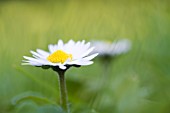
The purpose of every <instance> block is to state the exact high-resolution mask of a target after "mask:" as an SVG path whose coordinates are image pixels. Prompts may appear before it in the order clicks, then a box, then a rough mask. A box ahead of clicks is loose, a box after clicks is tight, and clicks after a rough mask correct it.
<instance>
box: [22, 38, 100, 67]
mask: <svg viewBox="0 0 170 113" xmlns="http://www.w3.org/2000/svg"><path fill="white" fill-rule="evenodd" d="M48 49H49V52H47V51H44V50H41V49H37V50H36V51H30V52H31V54H32V56H33V57H28V56H23V57H24V58H25V60H23V63H22V65H32V66H40V67H45V66H49V67H58V68H59V69H61V70H66V69H68V68H69V67H71V66H84V65H90V64H93V61H91V60H92V59H93V58H95V57H96V56H97V55H98V53H94V54H92V55H90V56H89V54H90V53H91V52H92V51H93V49H94V47H90V42H88V43H85V41H84V40H83V41H78V42H74V41H73V40H70V41H68V42H67V43H66V44H64V43H63V41H62V40H59V41H58V44H54V45H52V44H50V45H48Z"/></svg>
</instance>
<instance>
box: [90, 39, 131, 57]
mask: <svg viewBox="0 0 170 113" xmlns="http://www.w3.org/2000/svg"><path fill="white" fill-rule="evenodd" d="M92 45H93V46H94V47H95V49H94V51H93V52H94V53H95V52H96V53H99V56H116V55H120V54H124V53H127V52H128V51H129V50H130V48H131V42H130V41H129V40H127V39H122V40H119V41H116V42H113V43H110V42H107V41H92Z"/></svg>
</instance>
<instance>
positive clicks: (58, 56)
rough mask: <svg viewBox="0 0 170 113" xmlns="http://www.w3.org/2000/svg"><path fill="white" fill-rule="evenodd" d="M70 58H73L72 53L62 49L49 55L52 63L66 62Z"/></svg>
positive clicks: (48, 58)
mask: <svg viewBox="0 0 170 113" xmlns="http://www.w3.org/2000/svg"><path fill="white" fill-rule="evenodd" d="M68 58H70V59H71V60H72V54H67V53H65V52H64V51H62V50H57V51H55V52H54V53H52V54H51V55H49V56H48V57H47V60H49V61H50V62H52V63H62V64H63V63H64V62H65V61H66V60H67V59H68Z"/></svg>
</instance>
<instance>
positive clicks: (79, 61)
mask: <svg viewBox="0 0 170 113" xmlns="http://www.w3.org/2000/svg"><path fill="white" fill-rule="evenodd" d="M67 64H70V65H74V64H75V65H91V64H93V61H85V60H75V61H72V62H68V63H67Z"/></svg>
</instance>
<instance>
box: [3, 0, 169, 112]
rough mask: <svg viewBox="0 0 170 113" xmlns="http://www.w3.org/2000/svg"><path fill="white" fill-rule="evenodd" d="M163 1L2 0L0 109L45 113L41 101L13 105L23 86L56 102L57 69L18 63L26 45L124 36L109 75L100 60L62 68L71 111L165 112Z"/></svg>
mask: <svg viewBox="0 0 170 113" xmlns="http://www.w3.org/2000/svg"><path fill="white" fill-rule="evenodd" d="M169 5H170V2H169V1H168V0H120V1H118V0H61V1H45V0H44V1H41V0H35V1H26V0H18V1H17V0H10V1H9V0H3V1H0V63H1V65H0V113H43V112H42V111H41V110H42V109H46V108H42V109H41V110H40V107H42V106H46V105H47V102H44V101H42V100H39V102H35V101H37V100H38V99H31V98H28V99H25V100H22V101H21V102H19V104H17V105H15V106H13V105H12V100H13V99H14V98H15V97H16V96H17V95H20V94H22V93H25V92H27V94H32V92H36V95H43V97H46V98H47V99H49V100H50V101H52V102H56V103H59V92H58V79H57V74H55V73H54V72H53V71H52V70H43V69H41V68H36V67H32V66H21V65H20V64H21V60H22V59H23V58H22V56H23V55H28V56H29V55H31V54H30V53H29V51H30V50H36V49H37V48H41V49H45V50H47V45H48V44H51V43H52V44H55V43H57V41H58V39H62V40H64V42H67V41H68V40H69V39H74V40H75V41H78V40H83V39H85V40H86V41H90V40H99V39H100V40H108V41H114V40H117V39H122V38H127V39H129V40H131V41H132V49H131V51H130V52H129V53H128V54H126V55H122V56H119V57H117V58H115V59H114V60H113V62H111V64H110V65H109V69H110V70H109V74H108V75H103V74H101V73H104V72H103V67H102V66H103V64H102V63H101V62H100V59H98V58H97V59H95V60H94V62H95V63H94V64H93V65H91V66H87V67H81V68H71V69H70V70H69V71H67V73H66V79H67V88H68V95H69V102H70V106H71V111H72V112H73V113H170V108H169V106H170V88H169V87H170V63H169V62H170V50H169V49H170V31H169V30H170V7H169ZM102 79H104V80H105V82H106V84H105V85H104V86H101V84H100V83H101V82H100V81H101V80H102ZM23 95H25V94H23ZM19 97H20V96H19ZM21 97H22V96H21ZM32 100H34V101H32ZM48 105H49V106H50V105H51V104H48ZM47 108H49V109H51V108H50V107H47ZM37 109H38V110H37ZM49 109H48V110H47V112H48V113H49V112H50V113H53V112H56V111H55V110H54V111H49ZM51 110H52V109H51ZM44 113H45V112H44Z"/></svg>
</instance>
